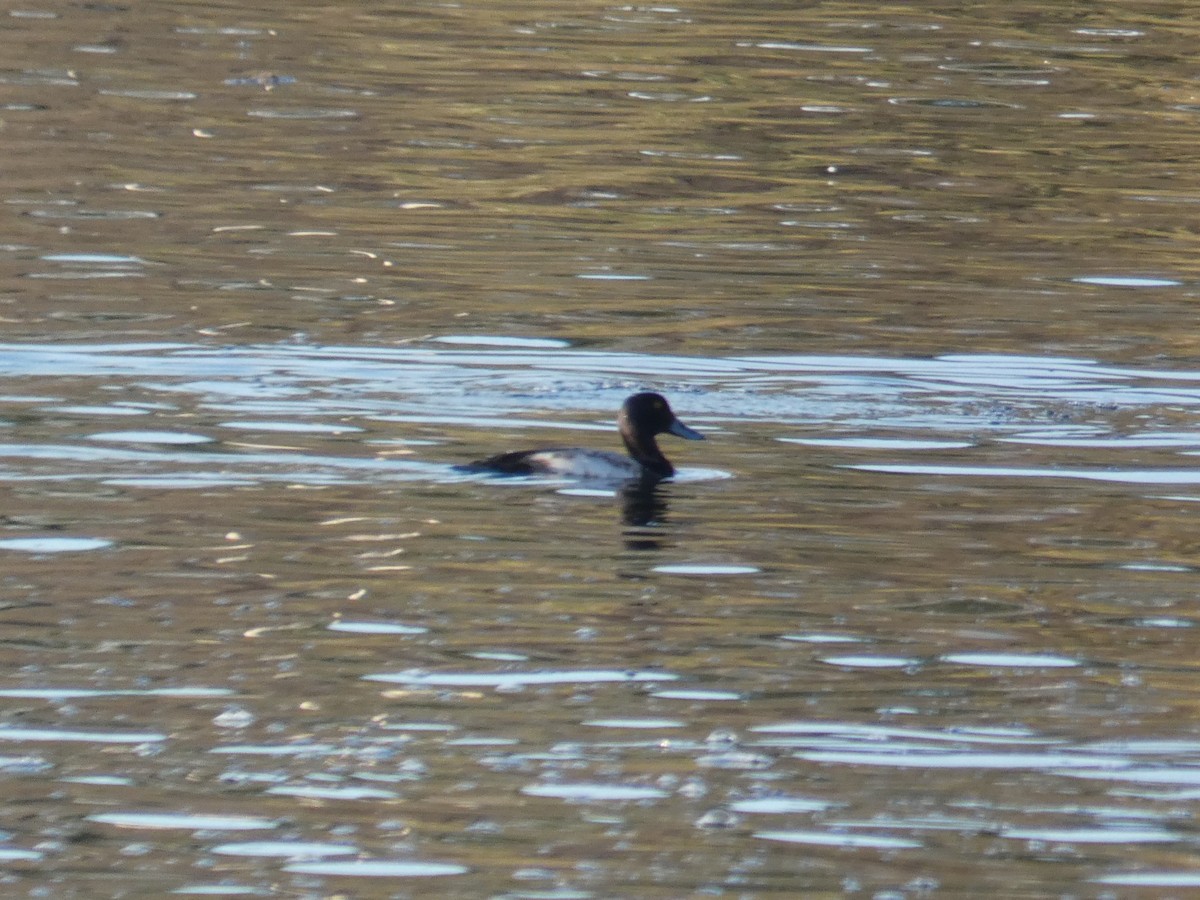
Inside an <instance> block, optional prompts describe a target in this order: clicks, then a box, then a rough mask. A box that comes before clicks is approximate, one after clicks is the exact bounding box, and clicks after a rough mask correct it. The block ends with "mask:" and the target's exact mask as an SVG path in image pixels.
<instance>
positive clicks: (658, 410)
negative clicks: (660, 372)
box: [617, 391, 704, 477]
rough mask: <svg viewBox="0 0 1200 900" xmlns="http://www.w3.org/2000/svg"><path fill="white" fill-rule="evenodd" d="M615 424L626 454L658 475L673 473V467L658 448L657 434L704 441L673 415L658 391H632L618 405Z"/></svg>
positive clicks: (702, 436) (669, 406)
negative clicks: (633, 392) (631, 394)
mask: <svg viewBox="0 0 1200 900" xmlns="http://www.w3.org/2000/svg"><path fill="white" fill-rule="evenodd" d="M617 427H618V428H619V429H620V430H621V437H622V438H623V439H624V440H625V446H626V447H627V448H628V450H629V455H630V456H632V457H633V458H634V459H636V460H637V461H638V462H640V463H641V464H642V465H643V466H645V467H646V468H647V469H648V470H650V471H651V472H653V473H655V474H657V475H660V476H662V477H669V476H670V475H673V474H674V472H675V470H674V468H673V467H672V466H671V464H670V463H669V462H668V461H667V458H666V457H665V456H663V454H662V451H661V450H659V449H658V443H657V441H655V440H654V438H655V437H656V436H657V435H660V434H673V435H675V436H676V437H681V438H683V439H684V440H688V441H702V440H704V435H702V434H701V433H700V432H698V431H695V430H693V429H691V428H688V427H687V426H686V425H684V424H683V423H682V422H680V421H679V419H677V418H675V413H673V412H672V411H671V405H670V404H669V403H667V399H666V398H665V397H664V396H663V395H662V394H655V393H653V392H651V391H647V392H645V393H641V394H634V395H633V396H632V397H629V398H628V399H626V401H625V402H624V403H622V404H621V412H620V413H618V415H617Z"/></svg>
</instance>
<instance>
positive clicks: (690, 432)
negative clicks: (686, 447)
mask: <svg viewBox="0 0 1200 900" xmlns="http://www.w3.org/2000/svg"><path fill="white" fill-rule="evenodd" d="M667 431H669V432H670V433H671V434H673V435H675V437H681V438H683V439H684V440H685V441H702V440H704V435H702V434H701V433H700V432H698V431H695V430H694V429H691V428H688V427H687V426H686V425H684V424H683V423H682V422H680V421H679V420H678V419H676V420H675V421H674V422H672V423H671V424H670V426H669V427H668V428H667Z"/></svg>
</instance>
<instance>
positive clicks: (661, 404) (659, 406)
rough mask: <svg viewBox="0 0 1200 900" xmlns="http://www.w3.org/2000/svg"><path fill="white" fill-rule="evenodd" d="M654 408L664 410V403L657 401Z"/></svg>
mask: <svg viewBox="0 0 1200 900" xmlns="http://www.w3.org/2000/svg"><path fill="white" fill-rule="evenodd" d="M654 408H655V409H657V410H661V409H662V408H663V402H662V401H661V400H655V401H654Z"/></svg>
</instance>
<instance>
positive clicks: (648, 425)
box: [464, 392, 704, 481]
mask: <svg viewBox="0 0 1200 900" xmlns="http://www.w3.org/2000/svg"><path fill="white" fill-rule="evenodd" d="M617 430H618V431H620V432H621V440H623V441H624V442H625V449H626V450H627V451H628V452H629V455H628V456H622V455H621V454H620V453H613V452H611V451H608V450H587V449H584V448H582V447H549V448H546V449H544V450H516V451H513V452H511V453H500V454H498V455H496V456H489V457H488V458H487V459H480V460H476V461H475V462H473V463H471V464H470V465H468V466H465V467H464V468H465V469H467V470H468V471H471V472H495V473H497V474H504V475H566V476H571V477H576V478H596V479H618V478H620V479H630V478H645V479H649V480H652V481H656V480H658V479H661V478H670V477H671V476H672V475H674V474H675V467H674V466H672V465H671V462H670V460H668V459H667V458H666V457H665V456H663V452H662V451H661V450H659V449H658V441H656V440H655V438H656V437H657V436H658V435H660V434H673V435H675V436H676V437H681V438H684V439H685V440H689V441H702V440H704V435H702V434H701V433H700V432H698V431H693V430H692V429H691V428H688V427H687V426H686V425H684V424H683V423H682V422H680V421H679V420H678V419H677V418H675V413H673V412H671V406H670V404H668V403H667V401H666V398H665V397H663V396H662V395H661V394H655V393H651V392H645V393H641V394H634V395H633V396H631V397H629V398H627V399H626V400H625V402H624V403H622V404H621V411H620V412H619V413H618V414H617Z"/></svg>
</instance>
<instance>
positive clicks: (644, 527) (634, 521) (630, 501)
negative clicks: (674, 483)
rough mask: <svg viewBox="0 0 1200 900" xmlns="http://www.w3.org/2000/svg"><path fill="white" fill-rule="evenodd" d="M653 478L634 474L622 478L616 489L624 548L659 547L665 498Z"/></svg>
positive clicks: (658, 481) (655, 479)
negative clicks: (625, 478) (623, 529)
mask: <svg viewBox="0 0 1200 900" xmlns="http://www.w3.org/2000/svg"><path fill="white" fill-rule="evenodd" d="M661 484H662V482H661V481H660V480H659V479H657V478H637V479H633V480H631V481H628V482H626V483H625V484H623V485H622V486H621V489H620V490H619V491H618V492H617V497H618V498H619V499H620V501H621V521H623V522H624V523H625V526H626V527H625V548H626V549H627V550H661V549H662V547H663V537H664V533H663V531H662V529H661V526H662V525H663V524H664V523H665V522H666V520H667V498H666V495H665V494H664V493H663V492H662V489H661V487H660V486H661Z"/></svg>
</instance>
